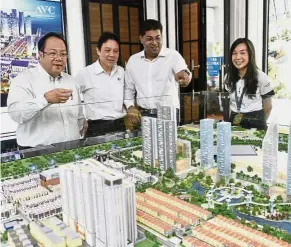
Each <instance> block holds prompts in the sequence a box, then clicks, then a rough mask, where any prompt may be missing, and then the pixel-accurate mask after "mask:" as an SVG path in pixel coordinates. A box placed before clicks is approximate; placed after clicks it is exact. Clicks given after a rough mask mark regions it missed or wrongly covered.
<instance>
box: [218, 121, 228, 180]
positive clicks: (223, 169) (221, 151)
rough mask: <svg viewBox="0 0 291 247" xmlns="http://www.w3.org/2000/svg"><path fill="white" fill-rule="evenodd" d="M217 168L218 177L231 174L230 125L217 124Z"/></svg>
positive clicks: (224, 123)
mask: <svg viewBox="0 0 291 247" xmlns="http://www.w3.org/2000/svg"><path fill="white" fill-rule="evenodd" d="M217 167H218V173H219V175H220V176H228V175H229V174H230V173H231V123H230V122H220V123H218V124H217Z"/></svg>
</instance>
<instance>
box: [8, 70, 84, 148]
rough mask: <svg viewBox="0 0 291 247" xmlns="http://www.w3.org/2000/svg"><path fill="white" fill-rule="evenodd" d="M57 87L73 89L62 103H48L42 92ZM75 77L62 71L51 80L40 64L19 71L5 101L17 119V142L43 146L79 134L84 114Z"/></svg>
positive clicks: (13, 116) (14, 118) (76, 137)
mask: <svg viewBox="0 0 291 247" xmlns="http://www.w3.org/2000/svg"><path fill="white" fill-rule="evenodd" d="M56 88H65V89H72V90H73V93H72V95H73V96H72V97H71V98H69V99H68V100H67V102H66V103H64V104H49V103H48V102H47V100H46V99H45V97H44V94H45V93H46V92H48V91H50V90H53V89H56ZM78 104H80V97H79V91H78V88H77V84H76V81H75V79H74V77H72V76H70V75H68V74H66V73H62V74H61V77H59V78H56V79H55V80H51V77H50V75H49V74H48V73H47V72H46V71H45V70H44V69H43V67H42V66H41V65H38V66H36V67H35V68H32V69H28V70H26V71H24V72H23V73H21V74H20V75H18V76H17V77H16V78H15V79H14V80H13V81H12V83H11V86H10V90H9V95H8V100H7V105H8V111H9V116H10V117H11V118H12V119H13V120H14V121H15V122H17V123H18V127H17V130H16V137H17V143H18V144H19V145H20V146H30V147H35V146H42V145H49V144H52V143H58V142H65V141H71V140H76V139H79V138H80V133H79V131H80V130H81V129H82V128H83V122H84V116H83V111H82V106H80V105H78Z"/></svg>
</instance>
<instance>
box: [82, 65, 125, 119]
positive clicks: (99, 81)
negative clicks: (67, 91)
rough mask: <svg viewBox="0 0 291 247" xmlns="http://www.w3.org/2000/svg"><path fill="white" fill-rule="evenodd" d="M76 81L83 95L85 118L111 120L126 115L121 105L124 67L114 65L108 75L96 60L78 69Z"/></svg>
mask: <svg viewBox="0 0 291 247" xmlns="http://www.w3.org/2000/svg"><path fill="white" fill-rule="evenodd" d="M76 79H77V83H78V85H79V87H80V91H81V93H82V94H83V96H84V103H85V109H86V118H87V119H90V120H98V119H103V120H113V119H119V118H122V117H124V116H125V115H126V111H125V109H124V107H123V90H124V69H123V68H122V67H120V66H117V65H115V66H114V67H113V69H112V71H111V73H110V75H108V74H107V73H106V72H105V71H104V69H103V68H102V66H101V65H100V63H99V60H97V61H96V62H95V63H93V64H91V65H89V66H87V67H86V68H83V69H81V70H80V71H79V73H78V75H77V77H76Z"/></svg>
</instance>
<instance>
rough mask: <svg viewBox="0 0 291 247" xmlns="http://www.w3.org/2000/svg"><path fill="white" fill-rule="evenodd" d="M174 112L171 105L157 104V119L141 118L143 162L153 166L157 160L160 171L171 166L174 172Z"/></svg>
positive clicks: (175, 133)
mask: <svg viewBox="0 0 291 247" xmlns="http://www.w3.org/2000/svg"><path fill="white" fill-rule="evenodd" d="M175 112H176V109H175V108H173V107H169V106H159V107H158V118H157V119H156V118H152V117H142V119H141V125H142V137H143V144H142V150H143V159H144V162H145V163H147V164H149V165H151V166H155V162H156V161H157V162H158V164H159V167H160V169H161V170H162V171H166V170H167V169H168V168H172V169H173V171H174V172H176V138H177V123H176V113H175ZM159 117H160V118H159ZM161 118H166V119H161ZM169 118H172V119H169Z"/></svg>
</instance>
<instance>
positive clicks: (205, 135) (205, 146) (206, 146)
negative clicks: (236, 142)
mask: <svg viewBox="0 0 291 247" xmlns="http://www.w3.org/2000/svg"><path fill="white" fill-rule="evenodd" d="M213 124H214V119H201V120H200V155H201V157H200V160H201V161H200V163H201V166H202V167H205V168H210V167H212V166H213Z"/></svg>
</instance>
